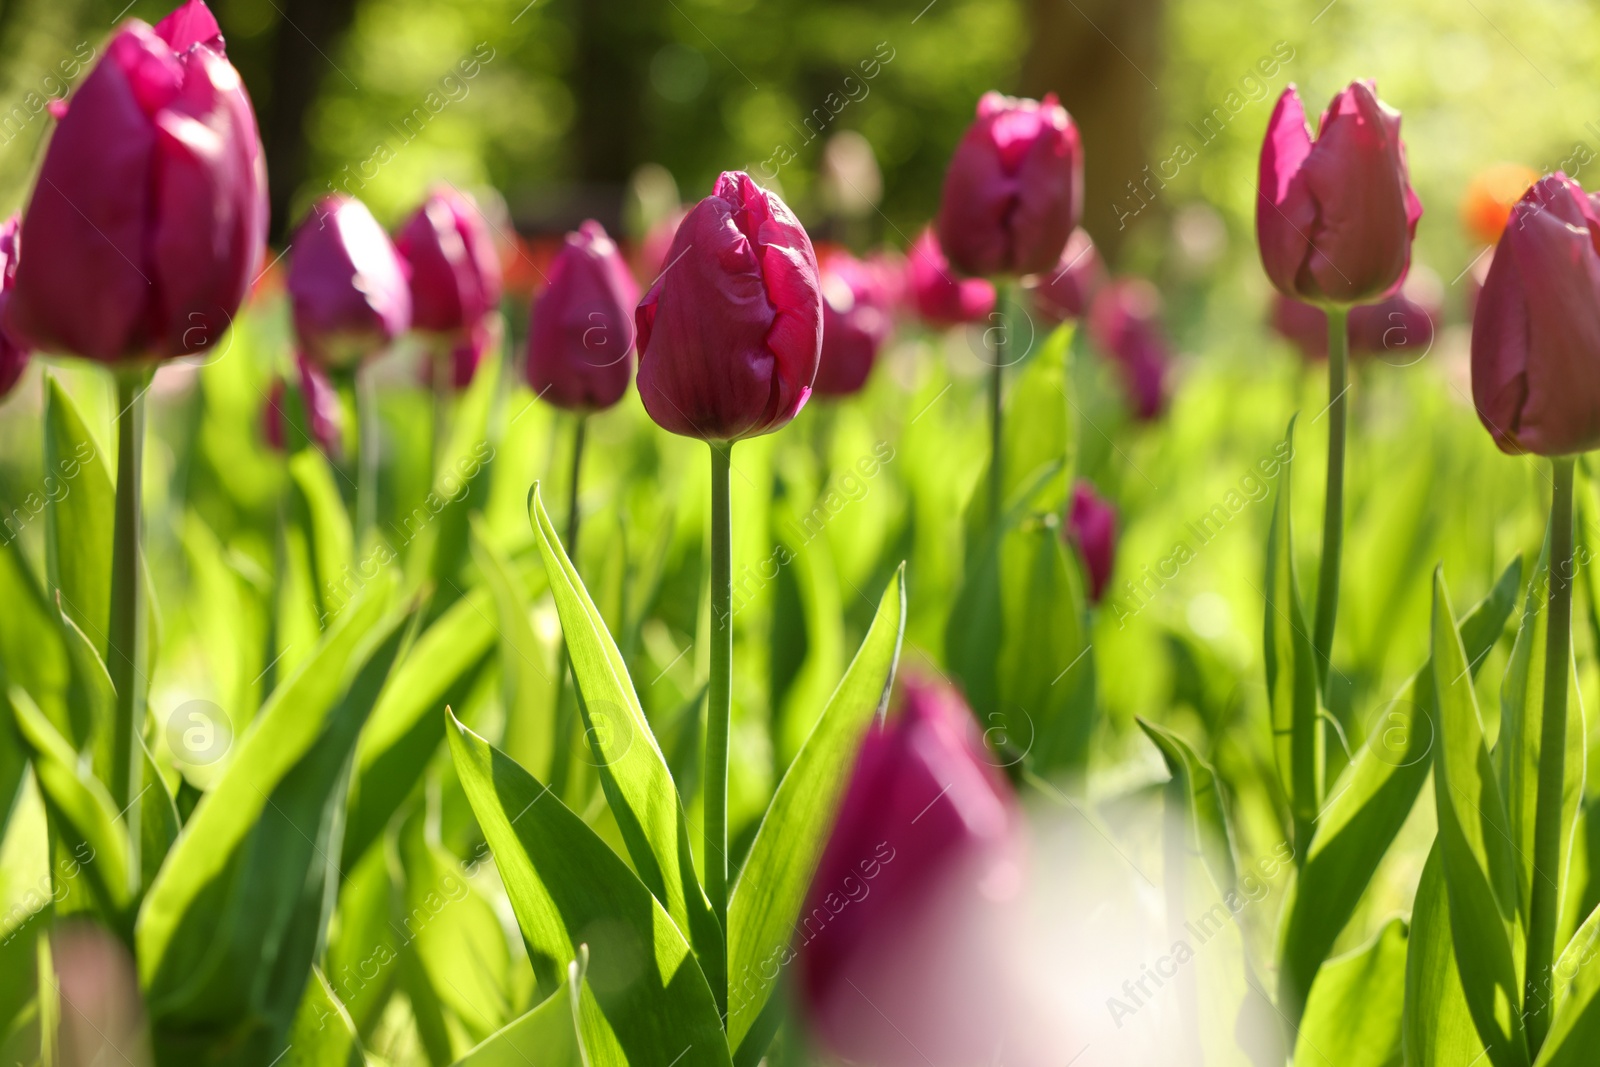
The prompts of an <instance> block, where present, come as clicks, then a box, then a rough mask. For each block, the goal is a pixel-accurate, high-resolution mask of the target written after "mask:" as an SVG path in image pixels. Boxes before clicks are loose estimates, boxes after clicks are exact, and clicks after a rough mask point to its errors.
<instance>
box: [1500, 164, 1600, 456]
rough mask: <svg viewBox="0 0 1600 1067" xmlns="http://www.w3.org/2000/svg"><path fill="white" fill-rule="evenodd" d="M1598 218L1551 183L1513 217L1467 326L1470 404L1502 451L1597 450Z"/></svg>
mask: <svg viewBox="0 0 1600 1067" xmlns="http://www.w3.org/2000/svg"><path fill="white" fill-rule="evenodd" d="M1597 352H1600V212H1597V211H1596V208H1595V206H1594V204H1593V203H1592V202H1591V200H1590V199H1589V198H1588V197H1586V196H1585V195H1584V192H1583V189H1582V188H1580V187H1579V185H1578V183H1577V182H1575V181H1573V180H1571V179H1570V178H1568V177H1567V176H1566V175H1565V174H1560V173H1557V174H1553V175H1551V176H1550V177H1548V178H1545V179H1543V180H1542V181H1540V182H1538V183H1537V184H1535V185H1534V186H1533V188H1531V189H1529V190H1528V191H1527V193H1525V194H1524V195H1523V197H1522V199H1521V200H1519V201H1517V205H1516V206H1515V207H1514V208H1512V209H1511V219H1510V221H1509V222H1507V224H1506V228H1505V232H1504V233H1503V234H1501V235H1500V243H1499V244H1498V245H1497V246H1495V254H1494V264H1493V266H1491V267H1490V268H1489V276H1488V278H1486V279H1485V280H1484V283H1483V291H1482V292H1481V293H1480V294H1479V296H1478V305H1477V310H1476V311H1475V312H1474V314H1473V317H1472V399H1473V402H1474V403H1475V404H1476V405H1477V408H1478V418H1479V419H1481V420H1482V421H1483V425H1484V427H1485V428H1487V429H1488V431H1489V432H1490V433H1491V434H1492V435H1493V436H1494V441H1495V444H1497V445H1499V446H1500V449H1501V451H1503V452H1510V453H1514V454H1515V453H1521V452H1535V453H1537V454H1539V455H1541V456H1564V455H1570V454H1572V453H1575V452H1588V451H1590V450H1591V449H1594V448H1596V447H1600V377H1597V376H1596V374H1595V373H1594V370H1595V354H1596V353H1597Z"/></svg>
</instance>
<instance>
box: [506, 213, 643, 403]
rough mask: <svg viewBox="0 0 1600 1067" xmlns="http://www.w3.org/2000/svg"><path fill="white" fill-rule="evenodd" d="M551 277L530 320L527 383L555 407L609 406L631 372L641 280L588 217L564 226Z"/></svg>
mask: <svg viewBox="0 0 1600 1067" xmlns="http://www.w3.org/2000/svg"><path fill="white" fill-rule="evenodd" d="M549 277H550V285H549V287H548V288H547V289H545V291H544V295H543V296H541V297H540V298H539V301H538V303H537V304H535V305H534V308H533V318H532V322H531V324H530V325H529V327H528V365H527V372H528V384H529V385H531V386H533V388H534V391H535V392H537V393H538V394H539V395H540V396H541V397H543V398H544V399H546V400H548V401H550V403H552V404H555V405H556V406H557V407H563V408H568V409H571V410H574V411H600V410H603V409H605V408H608V407H610V406H611V405H613V404H615V403H616V402H617V401H618V400H621V399H622V394H623V393H625V392H627V389H628V379H629V378H630V377H632V375H633V309H634V305H636V304H637V303H638V302H639V287H638V286H637V285H635V284H634V281H633V276H632V275H631V274H629V273H628V266H627V264H626V263H624V262H623V261H622V256H621V254H620V253H619V252H618V251H617V246H616V242H614V241H612V240H611V238H610V237H607V236H606V231H605V228H604V227H602V226H601V225H600V224H599V223H598V222H596V221H594V220H593V219H590V220H588V221H587V222H585V223H584V224H583V225H582V226H580V227H578V229H577V231H576V232H575V233H569V234H567V241H566V244H565V245H563V246H562V248H561V251H560V252H558V253H556V258H555V260H554V261H553V262H552V263H551V264H550V271H549Z"/></svg>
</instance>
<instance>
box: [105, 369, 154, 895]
mask: <svg viewBox="0 0 1600 1067" xmlns="http://www.w3.org/2000/svg"><path fill="white" fill-rule="evenodd" d="M150 376H151V372H150V370H149V369H147V368H143V367H139V368H134V369H129V370H121V371H118V372H117V503H116V518H115V523H114V525H113V527H112V535H111V619H110V627H109V633H110V636H109V641H108V649H107V651H108V656H107V659H108V661H109V662H108V664H107V666H108V667H109V668H110V674H111V684H112V687H113V688H114V689H115V690H116V693H117V718H116V721H115V722H114V723H113V724H112V731H111V795H112V797H113V799H115V801H116V803H117V806H118V807H119V808H122V809H123V815H124V818H125V820H126V822H127V825H128V843H129V847H130V848H131V849H132V853H131V856H132V859H133V862H132V863H131V864H130V867H129V869H130V870H132V871H137V870H138V869H139V863H138V855H139V831H138V826H139V807H138V800H139V792H140V789H141V784H140V782H141V779H142V778H143V777H144V760H143V759H142V758H141V757H142V756H143V750H142V747H141V744H140V740H139V738H140V736H141V734H142V733H143V731H144V716H145V696H146V694H145V685H146V677H145V672H144V668H145V642H146V640H147V636H148V635H147V633H146V622H147V620H146V617H145V603H144V583H143V581H142V577H143V576H142V575H141V574H140V567H141V557H140V548H139V542H140V540H141V534H142V530H141V526H142V520H141V515H140V498H141V487H142V485H143V474H144V394H145V391H146V389H147V388H148V387H149V384H150Z"/></svg>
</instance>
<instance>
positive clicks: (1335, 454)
mask: <svg viewBox="0 0 1600 1067" xmlns="http://www.w3.org/2000/svg"><path fill="white" fill-rule="evenodd" d="M1348 321H1349V312H1347V311H1346V310H1345V309H1344V308H1342V307H1336V308H1330V309H1329V310H1328V410H1327V417H1328V480H1327V485H1326V490H1325V492H1324V495H1323V508H1322V561H1321V563H1320V564H1319V566H1318V568H1317V607H1316V612H1317V616H1316V622H1315V623H1314V624H1313V628H1312V632H1311V645H1312V648H1313V649H1315V650H1316V654H1317V671H1318V674H1319V676H1320V677H1321V678H1322V680H1323V685H1324V686H1326V685H1327V679H1328V674H1329V671H1330V670H1331V662H1330V661H1331V655H1332V651H1333V627H1334V622H1335V617H1336V616H1337V615H1338V612H1339V567H1340V560H1341V559H1342V557H1343V555H1344V443H1345V432H1346V425H1347V423H1348V421H1349V416H1348V414H1347V409H1346V396H1347V394H1348V393H1349V392H1350V387H1349V385H1348V383H1347V381H1346V379H1347V377H1348V374H1349V363H1350V334H1349V329H1348Z"/></svg>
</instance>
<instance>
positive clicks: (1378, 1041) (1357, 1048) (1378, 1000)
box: [1294, 919, 1407, 1067]
mask: <svg viewBox="0 0 1600 1067" xmlns="http://www.w3.org/2000/svg"><path fill="white" fill-rule="evenodd" d="M1406 949H1407V945H1406V924H1405V922H1404V921H1403V920H1401V919H1390V920H1389V921H1388V922H1387V923H1385V924H1384V926H1383V929H1381V930H1379V931H1378V934H1377V936H1376V937H1374V938H1373V939H1372V940H1371V941H1369V942H1367V943H1366V944H1365V945H1363V946H1361V947H1360V948H1358V949H1356V950H1355V951H1354V952H1351V953H1349V954H1347V955H1344V956H1340V957H1338V958H1337V959H1332V960H1329V961H1328V962H1327V963H1325V964H1324V965H1323V967H1322V970H1321V971H1319V972H1318V973H1317V980H1316V982H1315V983H1314V984H1313V985H1312V986H1311V996H1310V998H1309V999H1308V1000H1307V1001H1306V1011H1305V1016H1304V1017H1303V1018H1302V1019H1301V1020H1300V1032H1299V1034H1298V1035H1297V1037H1296V1039H1295V1046H1294V1063H1295V1067H1399V1065H1400V1062H1401V1049H1400V1022H1401V1018H1400V1016H1401V1008H1402V1006H1403V1005H1404V1003H1405V991H1406Z"/></svg>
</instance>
